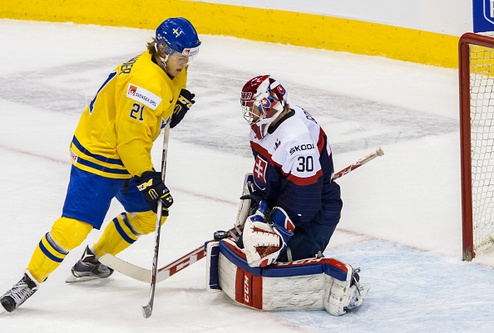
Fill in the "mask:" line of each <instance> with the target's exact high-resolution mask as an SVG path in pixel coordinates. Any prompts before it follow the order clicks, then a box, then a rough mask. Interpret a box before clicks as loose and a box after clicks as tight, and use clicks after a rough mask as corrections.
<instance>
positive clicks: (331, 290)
mask: <svg viewBox="0 0 494 333" xmlns="http://www.w3.org/2000/svg"><path fill="white" fill-rule="evenodd" d="M346 266H347V276H346V279H345V280H344V281H343V280H338V279H335V278H331V279H330V281H329V282H330V283H329V286H328V289H327V290H326V295H325V298H324V307H325V308H326V310H327V311H328V312H329V313H330V314H332V315H333V316H341V315H344V314H345V313H346V312H347V311H348V310H351V309H354V308H357V307H359V306H360V305H362V303H363V302H364V299H365V297H366V296H367V293H368V292H369V288H370V285H369V284H362V283H360V276H359V272H360V269H359V268H356V269H353V268H352V266H350V265H346Z"/></svg>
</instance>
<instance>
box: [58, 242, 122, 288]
mask: <svg viewBox="0 0 494 333" xmlns="http://www.w3.org/2000/svg"><path fill="white" fill-rule="evenodd" d="M71 271H72V275H71V276H69V277H68V278H67V280H65V282H67V283H73V282H83V281H89V280H95V279H105V278H107V277H109V276H110V275H112V273H113V269H111V268H110V267H108V266H105V265H103V264H102V263H100V262H99V260H98V258H96V255H95V254H94V253H93V252H92V251H91V249H90V248H89V246H87V247H86V249H85V250H84V253H83V254H82V257H81V259H79V261H78V262H76V263H75V265H74V266H72V269H71Z"/></svg>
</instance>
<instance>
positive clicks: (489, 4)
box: [484, 0, 494, 24]
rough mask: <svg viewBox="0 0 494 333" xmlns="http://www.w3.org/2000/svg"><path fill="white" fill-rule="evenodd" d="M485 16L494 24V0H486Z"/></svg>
mask: <svg viewBox="0 0 494 333" xmlns="http://www.w3.org/2000/svg"><path fill="white" fill-rule="evenodd" d="M484 18H485V19H486V20H487V21H489V22H490V23H493V24H494V0H484Z"/></svg>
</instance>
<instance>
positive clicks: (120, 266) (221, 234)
mask: <svg viewBox="0 0 494 333" xmlns="http://www.w3.org/2000/svg"><path fill="white" fill-rule="evenodd" d="M383 155H384V152H383V150H382V149H381V147H379V148H377V149H376V150H375V151H374V152H372V153H370V154H369V155H367V156H365V157H362V158H360V159H359V160H358V161H357V162H355V163H353V164H350V165H349V166H347V167H345V168H343V169H341V170H340V171H338V172H336V173H335V174H334V176H333V180H336V179H338V178H340V177H343V176H344V175H346V174H348V173H350V172H352V171H353V170H355V169H357V168H359V167H361V166H362V165H364V164H365V163H367V162H369V161H372V160H373V159H375V158H376V157H379V156H383ZM244 191H245V188H244ZM243 194H245V193H243ZM241 210H242V209H241V208H240V209H239V211H238V214H241ZM237 219H238V216H237ZM232 234H233V235H236V236H239V230H238V229H236V228H235V227H234V228H232V229H230V230H228V231H222V230H220V231H216V232H215V234H214V239H215V240H219V239H222V238H225V237H227V236H230V235H232ZM205 256H206V253H205V246H204V244H203V245H201V246H199V247H197V248H196V249H194V250H192V251H190V252H189V253H187V254H186V255H184V256H182V257H180V258H178V259H177V260H175V261H173V262H172V263H170V264H168V265H166V266H164V267H161V268H159V269H158V270H157V275H156V280H155V282H156V283H158V282H162V281H164V280H166V279H168V278H169V277H171V276H172V275H175V274H176V273H178V272H180V271H181V270H182V269H184V268H186V267H189V266H190V265H192V264H193V263H196V262H197V261H199V260H201V259H202V258H204V257H205ZM100 261H101V263H103V264H104V265H106V266H108V267H110V268H112V269H114V270H116V271H117V272H120V273H121V274H123V275H126V276H128V277H130V278H133V279H135V280H138V281H142V282H147V283H149V282H150V279H151V276H152V274H151V273H152V272H151V270H149V269H146V268H142V267H139V266H137V265H134V264H131V263H129V262H128V261H125V260H123V259H121V258H118V257H115V256H112V255H111V254H105V255H103V256H102V257H101V258H100Z"/></svg>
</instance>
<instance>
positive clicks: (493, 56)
mask: <svg viewBox="0 0 494 333" xmlns="http://www.w3.org/2000/svg"><path fill="white" fill-rule="evenodd" d="M458 49H459V52H458V53H459V60H458V69H459V83H460V87H459V93H460V140H461V141H460V145H461V152H460V156H461V199H462V252H463V260H466V261H470V260H472V259H473V258H474V257H475V255H476V254H479V253H482V252H484V251H486V252H487V251H488V250H489V249H491V250H492V248H493V246H494V33H491V34H489V33H482V34H476V33H465V34H464V35H462V36H461V38H460V41H459V46H458Z"/></svg>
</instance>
